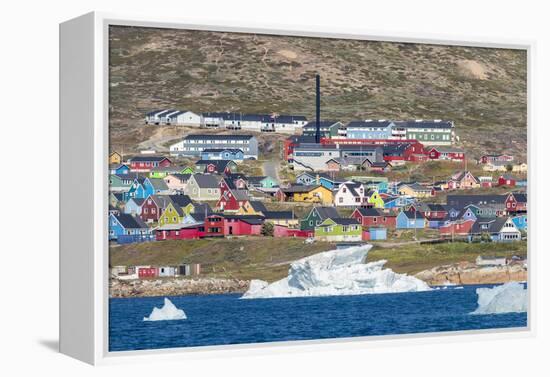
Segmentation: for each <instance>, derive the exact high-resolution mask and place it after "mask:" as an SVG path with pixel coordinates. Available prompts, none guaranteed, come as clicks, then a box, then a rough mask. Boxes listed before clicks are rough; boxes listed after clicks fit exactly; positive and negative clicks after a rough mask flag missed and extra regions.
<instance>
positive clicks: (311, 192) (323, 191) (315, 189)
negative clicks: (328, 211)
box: [283, 185, 334, 204]
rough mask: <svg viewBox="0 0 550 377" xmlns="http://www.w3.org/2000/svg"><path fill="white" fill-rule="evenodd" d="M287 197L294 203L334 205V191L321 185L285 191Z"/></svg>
mask: <svg viewBox="0 0 550 377" xmlns="http://www.w3.org/2000/svg"><path fill="white" fill-rule="evenodd" d="M283 191H284V193H285V195H287V196H288V197H289V199H291V200H292V201H294V202H305V203H319V204H332V202H333V200H334V195H333V193H332V190H330V189H328V188H326V187H325V186H321V185H304V186H293V187H290V188H287V189H284V190H283Z"/></svg>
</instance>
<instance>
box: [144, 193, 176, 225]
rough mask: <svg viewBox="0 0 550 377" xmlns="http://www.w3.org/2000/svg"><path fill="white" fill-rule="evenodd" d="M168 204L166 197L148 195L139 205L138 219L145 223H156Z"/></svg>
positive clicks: (168, 200) (168, 199)
mask: <svg viewBox="0 0 550 377" xmlns="http://www.w3.org/2000/svg"><path fill="white" fill-rule="evenodd" d="M168 204H170V198H169V197H168V196H162V195H149V196H148V197H147V199H145V200H144V201H143V204H142V205H141V214H140V215H139V217H141V219H142V220H143V221H145V222H149V223H150V222H157V221H158V220H159V217H160V215H162V213H163V212H164V210H165V208H166V207H167V206H168Z"/></svg>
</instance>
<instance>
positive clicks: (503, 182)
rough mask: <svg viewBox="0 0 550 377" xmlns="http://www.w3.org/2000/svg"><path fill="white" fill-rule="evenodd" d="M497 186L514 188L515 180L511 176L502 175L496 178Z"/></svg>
mask: <svg viewBox="0 0 550 377" xmlns="http://www.w3.org/2000/svg"><path fill="white" fill-rule="evenodd" d="M497 185H498V186H510V187H515V186H516V178H514V177H513V176H511V175H510V174H504V175H501V176H500V177H498V183H497Z"/></svg>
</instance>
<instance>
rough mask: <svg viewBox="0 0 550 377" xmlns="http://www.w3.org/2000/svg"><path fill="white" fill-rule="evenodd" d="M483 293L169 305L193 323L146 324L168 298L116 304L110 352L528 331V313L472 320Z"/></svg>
mask: <svg viewBox="0 0 550 377" xmlns="http://www.w3.org/2000/svg"><path fill="white" fill-rule="evenodd" d="M477 287H479V286H465V287H464V289H454V287H449V288H448V289H441V290H434V291H428V292H416V293H397V294H377V295H361V296H333V297H308V298H284V299H255V300H239V297H240V295H233V294H226V295H203V296H179V297H169V298H170V300H171V301H172V302H173V303H174V305H176V306H177V307H178V308H180V309H183V310H184V311H185V313H186V314H187V320H179V321H157V322H144V321H143V317H146V316H148V315H149V314H150V313H151V310H152V309H153V307H155V306H156V307H159V308H160V307H162V305H163V301H164V298H163V297H147V298H115V299H111V300H110V306H109V313H110V319H109V325H110V326H109V348H110V351H125V350H143V349H155V348H172V347H189V346H206V345H221V344H239V343H258V342H273V341H286V340H306V339H327V338H341V337H354V336H367V335H389V334H412V333H430V332H438V331H459V330H472V329H495V328H507V327H524V326H527V314H526V313H510V314H496V315H471V314H469V313H470V312H472V311H474V310H475V309H476V308H477V294H476V292H475V289H476V288H477Z"/></svg>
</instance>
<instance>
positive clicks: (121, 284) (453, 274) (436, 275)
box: [109, 262, 527, 298]
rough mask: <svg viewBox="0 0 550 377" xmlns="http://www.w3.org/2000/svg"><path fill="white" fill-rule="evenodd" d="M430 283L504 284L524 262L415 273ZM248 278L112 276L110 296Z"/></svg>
mask: <svg viewBox="0 0 550 377" xmlns="http://www.w3.org/2000/svg"><path fill="white" fill-rule="evenodd" d="M414 276H415V277H416V278H418V279H420V280H423V281H424V282H426V283H427V284H428V285H430V286H438V285H449V284H453V285H469V284H503V283H507V282H510V281H527V268H526V267H525V266H524V265H523V264H513V265H506V266H495V267H479V266H477V265H476V264H475V263H471V262H460V263H454V264H449V265H445V266H438V267H434V268H432V269H429V270H425V271H421V272H419V273H417V274H416V275H414ZM249 284H250V281H248V280H240V279H219V278H210V277H208V278H207V277H205V278H194V279H188V278H163V279H154V280H137V279H136V280H119V279H111V281H110V285H109V294H110V297H116V298H120V297H155V296H184V295H204V294H222V293H244V292H246V291H247V290H248V287H249Z"/></svg>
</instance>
